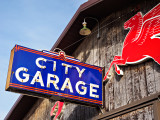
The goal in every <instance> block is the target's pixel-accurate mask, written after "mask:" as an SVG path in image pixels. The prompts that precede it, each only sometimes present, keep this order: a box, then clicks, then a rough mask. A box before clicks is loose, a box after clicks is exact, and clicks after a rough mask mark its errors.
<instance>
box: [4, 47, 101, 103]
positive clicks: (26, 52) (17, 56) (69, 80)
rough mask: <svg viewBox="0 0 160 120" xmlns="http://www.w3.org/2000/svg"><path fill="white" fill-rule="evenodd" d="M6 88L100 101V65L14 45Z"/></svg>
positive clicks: (52, 96)
mask: <svg viewBox="0 0 160 120" xmlns="http://www.w3.org/2000/svg"><path fill="white" fill-rule="evenodd" d="M6 90H7V91H13V92H18V93H23V94H27V95H33V96H40V97H50V98H52V99H54V100H64V101H69V102H75V103H83V104H89V105H102V68H101V67H97V66H93V65H89V64H86V63H82V62H80V61H79V60H77V59H74V58H73V57H70V56H66V55H65V54H64V52H60V53H59V54H58V53H56V52H48V51H43V52H42V51H38V50H34V49H29V48H26V47H22V46H19V45H16V46H15V47H14V48H13V50H12V51H11V57H10V64H9V70H8V77H7V83H6Z"/></svg>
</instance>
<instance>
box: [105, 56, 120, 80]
mask: <svg viewBox="0 0 160 120" xmlns="http://www.w3.org/2000/svg"><path fill="white" fill-rule="evenodd" d="M119 59H121V56H115V57H114V59H113V61H112V62H111V65H110V67H109V69H108V71H107V73H106V75H105V76H104V78H103V80H106V79H107V76H108V74H109V71H110V69H111V67H112V65H113V64H115V63H117V60H119ZM116 69H117V66H116ZM117 71H118V70H117ZM117 71H116V72H117Z"/></svg>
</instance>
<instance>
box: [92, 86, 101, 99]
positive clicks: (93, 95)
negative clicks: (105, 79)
mask: <svg viewBox="0 0 160 120" xmlns="http://www.w3.org/2000/svg"><path fill="white" fill-rule="evenodd" d="M93 87H95V88H99V85H95V84H92V83H90V96H91V97H94V98H99V95H95V94H93V92H95V93H97V90H96V89H94V88H93Z"/></svg>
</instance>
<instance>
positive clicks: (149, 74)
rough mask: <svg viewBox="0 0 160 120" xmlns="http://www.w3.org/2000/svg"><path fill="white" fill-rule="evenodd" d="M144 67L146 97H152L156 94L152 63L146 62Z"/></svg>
mask: <svg viewBox="0 0 160 120" xmlns="http://www.w3.org/2000/svg"><path fill="white" fill-rule="evenodd" d="M145 66H146V80H147V89H148V95H152V94H154V93H156V85H155V79H154V72H153V61H148V62H146V63H145Z"/></svg>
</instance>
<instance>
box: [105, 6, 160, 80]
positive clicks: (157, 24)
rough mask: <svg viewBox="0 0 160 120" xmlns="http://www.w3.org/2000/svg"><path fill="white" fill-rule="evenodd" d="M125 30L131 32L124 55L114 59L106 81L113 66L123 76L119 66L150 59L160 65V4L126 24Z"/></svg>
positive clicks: (125, 44) (125, 42)
mask: <svg viewBox="0 0 160 120" xmlns="http://www.w3.org/2000/svg"><path fill="white" fill-rule="evenodd" d="M124 28H125V29H130V31H129V33H128V34H127V36H126V38H125V40H124V43H123V49H122V55H121V56H115V57H114V59H113V61H112V62H111V65H110V67H109V70H108V71H107V73H106V75H105V77H104V80H106V79H107V76H108V74H109V71H110V69H111V67H112V65H114V66H115V71H116V73H117V74H118V75H123V71H122V70H120V69H119V67H118V66H119V65H120V66H121V65H127V64H135V63H139V62H142V61H144V60H146V59H148V58H152V59H153V60H155V61H156V62H157V63H158V64H160V4H158V5H157V6H156V7H154V8H153V9H152V10H150V11H149V12H148V13H147V14H145V15H144V16H142V13H141V12H138V13H137V14H136V15H134V16H133V17H132V18H130V19H129V20H128V21H127V22H125V23H124Z"/></svg>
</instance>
